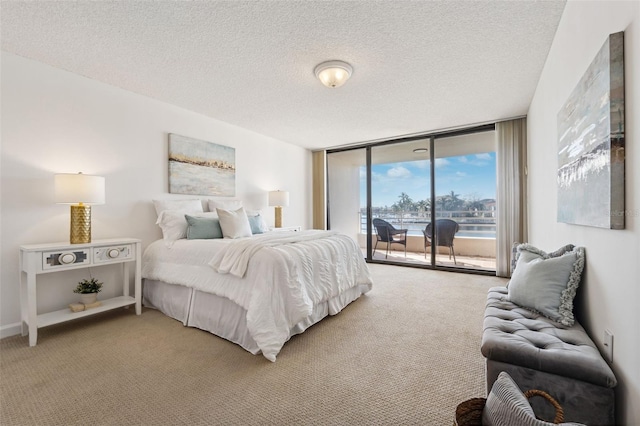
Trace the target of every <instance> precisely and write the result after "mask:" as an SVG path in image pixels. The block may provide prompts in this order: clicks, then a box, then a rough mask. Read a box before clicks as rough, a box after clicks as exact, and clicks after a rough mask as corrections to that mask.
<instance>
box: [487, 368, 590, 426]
mask: <svg viewBox="0 0 640 426" xmlns="http://www.w3.org/2000/svg"><path fill="white" fill-rule="evenodd" d="M482 424H483V426H484V425H488V426H514V425H518V426H552V425H553V423H549V422H545V421H544V420H538V419H537V418H536V415H535V413H534V412H533V409H532V408H531V405H530V404H529V400H528V399H527V398H526V397H525V396H524V394H523V393H522V392H521V391H520V388H518V385H516V383H515V382H514V381H513V379H512V378H511V376H509V375H508V374H507V373H505V372H504V371H503V372H502V373H500V375H499V376H498V379H497V380H496V381H495V382H494V383H493V387H492V388H491V392H490V393H489V396H487V402H486V403H485V405H484V410H483V411H482ZM560 424H561V425H566V426H569V425H573V426H578V425H580V423H560ZM582 426H584V425H582Z"/></svg>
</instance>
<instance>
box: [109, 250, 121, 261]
mask: <svg viewBox="0 0 640 426" xmlns="http://www.w3.org/2000/svg"><path fill="white" fill-rule="evenodd" d="M107 256H109V257H110V258H111V259H115V258H116V257H118V256H120V250H118V249H110V250H109V251H108V252H107Z"/></svg>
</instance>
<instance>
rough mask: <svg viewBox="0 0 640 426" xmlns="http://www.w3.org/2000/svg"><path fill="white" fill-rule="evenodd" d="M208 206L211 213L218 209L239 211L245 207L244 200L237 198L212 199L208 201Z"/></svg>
mask: <svg viewBox="0 0 640 426" xmlns="http://www.w3.org/2000/svg"><path fill="white" fill-rule="evenodd" d="M207 205H208V206H209V211H210V212H215V211H216V209H224V210H238V209H239V208H240V207H243V206H242V200H238V199H236V198H225V199H210V200H207Z"/></svg>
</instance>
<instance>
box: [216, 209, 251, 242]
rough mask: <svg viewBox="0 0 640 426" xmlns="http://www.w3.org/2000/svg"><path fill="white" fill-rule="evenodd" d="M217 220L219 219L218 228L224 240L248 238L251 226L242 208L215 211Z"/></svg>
mask: <svg viewBox="0 0 640 426" xmlns="http://www.w3.org/2000/svg"><path fill="white" fill-rule="evenodd" d="M216 212H217V213H218V218H219V219H220V227H221V228H222V235H223V236H224V238H242V237H250V236H252V235H253V234H252V233H251V225H250V224H249V218H248V217H247V213H246V212H245V211H244V208H242V207H240V208H239V209H238V210H235V211H231V210H225V209H216Z"/></svg>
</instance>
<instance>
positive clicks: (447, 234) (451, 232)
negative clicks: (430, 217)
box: [422, 219, 460, 265]
mask: <svg viewBox="0 0 640 426" xmlns="http://www.w3.org/2000/svg"><path fill="white" fill-rule="evenodd" d="M459 229H460V226H459V225H458V222H456V221H454V220H451V219H436V247H438V246H440V247H449V260H451V256H452V255H453V263H454V264H455V265H457V264H458V263H457V262H456V253H455V251H454V250H453V239H454V238H455V236H456V232H458V230H459ZM422 233H423V234H424V257H425V259H426V258H427V246H428V245H429V246H430V245H431V238H432V234H433V231H432V229H431V224H430V223H429V224H428V225H427V227H426V228H425V229H423V230H422Z"/></svg>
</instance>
